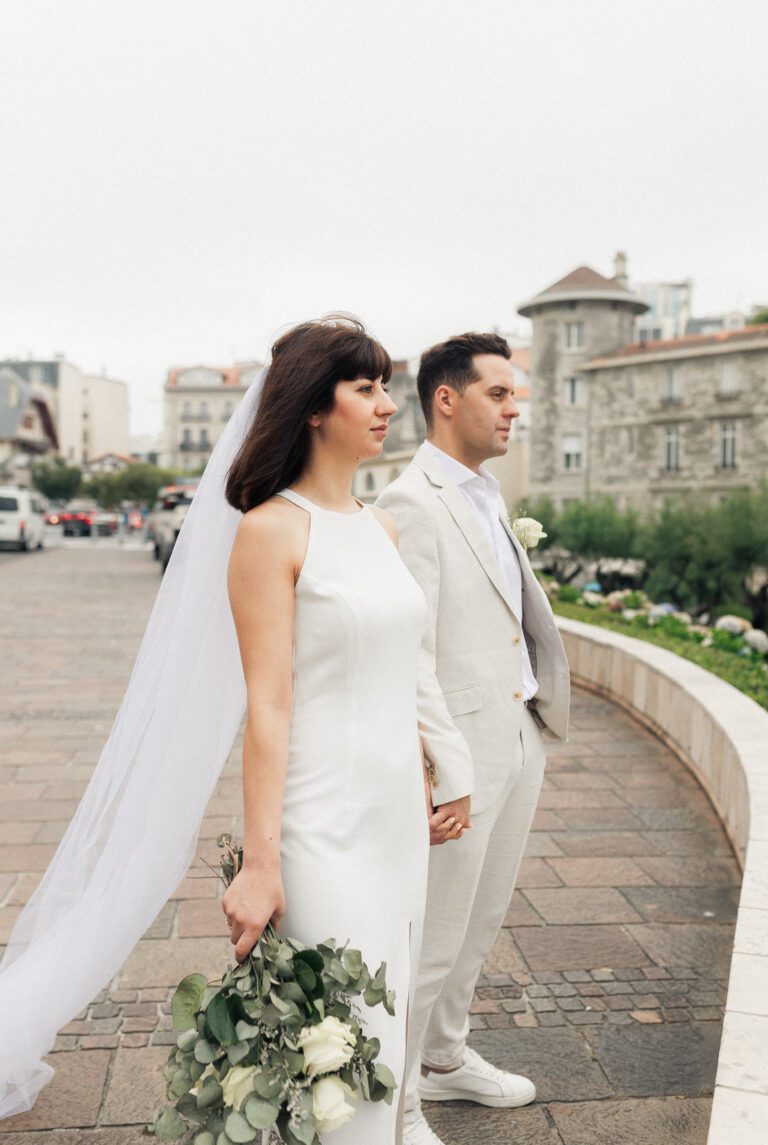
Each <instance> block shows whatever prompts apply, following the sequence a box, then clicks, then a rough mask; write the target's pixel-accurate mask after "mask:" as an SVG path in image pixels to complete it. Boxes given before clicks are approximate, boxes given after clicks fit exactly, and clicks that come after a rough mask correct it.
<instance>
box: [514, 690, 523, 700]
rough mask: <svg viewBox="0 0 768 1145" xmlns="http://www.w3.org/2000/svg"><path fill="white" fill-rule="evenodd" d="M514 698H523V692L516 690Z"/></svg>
mask: <svg viewBox="0 0 768 1145" xmlns="http://www.w3.org/2000/svg"><path fill="white" fill-rule="evenodd" d="M514 698H515V699H516V700H522V698H523V693H522V692H515V694H514Z"/></svg>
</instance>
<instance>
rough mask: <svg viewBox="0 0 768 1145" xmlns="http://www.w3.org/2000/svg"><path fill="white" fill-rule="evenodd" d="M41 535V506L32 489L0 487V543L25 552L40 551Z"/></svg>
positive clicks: (42, 517)
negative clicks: (29, 550) (30, 550)
mask: <svg viewBox="0 0 768 1145" xmlns="http://www.w3.org/2000/svg"><path fill="white" fill-rule="evenodd" d="M44 536H45V517H44V516H43V503H42V501H41V499H40V496H39V494H38V493H36V492H35V490H34V489H17V488H16V486H15V485H0V544H1V545H3V547H5V545H7V544H11V545H14V546H15V548H17V549H20V550H21V552H23V553H25V552H27V550H28V549H42V547H43V537H44Z"/></svg>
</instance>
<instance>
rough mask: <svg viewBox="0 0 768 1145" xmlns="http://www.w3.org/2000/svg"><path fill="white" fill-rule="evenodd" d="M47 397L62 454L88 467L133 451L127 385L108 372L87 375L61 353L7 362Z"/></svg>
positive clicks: (77, 463)
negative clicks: (93, 460) (104, 457)
mask: <svg viewBox="0 0 768 1145" xmlns="http://www.w3.org/2000/svg"><path fill="white" fill-rule="evenodd" d="M5 364H6V365H7V366H9V367H10V368H11V369H12V370H14V371H15V372H16V373H17V374H18V375H19V376H20V377H21V378H23V379H24V381H25V382H28V383H29V384H30V385H31V386H32V387H33V388H34V390H35V392H36V393H37V394H39V395H42V396H43V397H44V400H45V401H46V403H47V404H48V406H49V408H50V410H51V413H52V415H53V417H54V419H55V423H56V436H57V439H58V452H59V453H60V454H61V456H62V457H64V458H65V459H66V460H67V461H68V462H70V464H74V465H83V464H84V463H86V462H87V461H88V460H89V459H90V458H91V457H95V456H98V455H99V454H102V453H128V452H129V448H130V434H129V425H128V422H129V411H128V386H127V385H126V383H125V382H120V381H117V380H116V379H114V378H108V377H107V376H106V374H100V375H94V374H85V373H83V371H82V370H81V369H79V368H78V367H77V366H75V365H74V364H73V363H72V362H67V361H66V359H65V358H64V357H63V356H62V355H59V356H58V357H56V358H53V359H40V360H34V359H29V360H17V359H14V360H9V361H7V362H6V363H5Z"/></svg>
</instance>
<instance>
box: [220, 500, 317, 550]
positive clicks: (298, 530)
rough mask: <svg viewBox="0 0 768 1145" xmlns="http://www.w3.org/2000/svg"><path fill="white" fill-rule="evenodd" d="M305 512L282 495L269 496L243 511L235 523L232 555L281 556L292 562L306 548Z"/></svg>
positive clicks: (307, 529)
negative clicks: (238, 520)
mask: <svg viewBox="0 0 768 1145" xmlns="http://www.w3.org/2000/svg"><path fill="white" fill-rule="evenodd" d="M308 534H309V514H308V513H307V512H305V510H303V509H299V508H298V507H297V506H296V505H293V504H292V503H291V502H290V501H287V500H286V499H285V498H284V497H270V499H269V500H268V501H264V502H262V504H261V505H257V506H256V507H255V508H254V509H249V510H248V512H247V513H244V514H243V517H242V520H241V521H240V524H239V525H238V529H237V535H236V537H235V544H234V547H233V555H235V554H239V555H242V556H243V557H246V558H247V557H249V556H253V557H254V558H257V559H259V560H265V559H266V560H274V559H275V558H278V559H280V558H283V559H285V560H289V561H295V557H296V555H297V553H298V552H299V551H300V550H301V549H302V545H303V547H304V548H306V543H307V537H308Z"/></svg>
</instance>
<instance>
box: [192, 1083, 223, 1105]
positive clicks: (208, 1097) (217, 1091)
mask: <svg viewBox="0 0 768 1145" xmlns="http://www.w3.org/2000/svg"><path fill="white" fill-rule="evenodd" d="M220 1098H221V1086H220V1085H219V1083H218V1081H217V1080H216V1078H215V1077H207V1078H206V1079H205V1081H204V1082H203V1084H202V1085H201V1086H200V1089H199V1090H198V1092H197V1098H196V1100H197V1105H198V1108H199V1109H207V1108H208V1106H209V1105H215V1104H216V1102H217V1101H219V1100H220Z"/></svg>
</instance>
